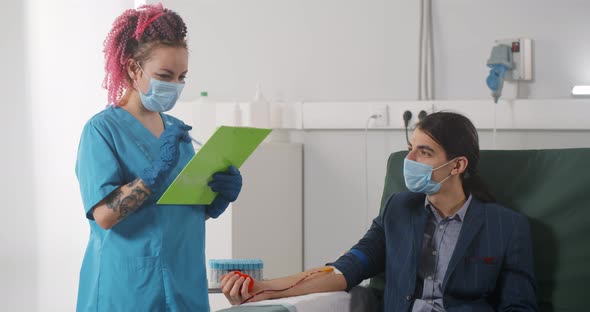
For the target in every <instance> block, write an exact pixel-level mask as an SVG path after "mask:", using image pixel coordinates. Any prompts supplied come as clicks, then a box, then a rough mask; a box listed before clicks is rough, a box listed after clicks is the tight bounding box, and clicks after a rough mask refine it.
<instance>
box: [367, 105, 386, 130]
mask: <svg viewBox="0 0 590 312" xmlns="http://www.w3.org/2000/svg"><path fill="white" fill-rule="evenodd" d="M371 115H377V117H375V120H374V123H373V125H374V126H375V127H387V126H389V109H388V106H387V104H374V105H373V107H371Z"/></svg>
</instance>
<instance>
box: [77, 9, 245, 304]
mask: <svg viewBox="0 0 590 312" xmlns="http://www.w3.org/2000/svg"><path fill="white" fill-rule="evenodd" d="M185 37H186V26H185V24H184V22H183V20H182V19H181V18H180V16H178V14H176V13H175V12H173V11H171V10H168V9H165V8H163V7H162V5H161V4H158V5H144V6H142V7H140V8H138V9H136V10H127V11H125V12H124V13H123V14H122V15H121V16H119V17H118V18H117V19H116V20H115V22H114V24H113V28H112V30H111V31H110V33H109V34H108V36H107V38H106V40H105V43H104V53H105V61H106V65H105V70H106V75H105V79H104V83H103V86H104V87H105V88H106V89H107V91H108V101H109V103H110V104H109V105H108V106H107V108H105V109H104V110H103V111H101V112H100V113H98V114H96V115H95V116H94V117H92V118H91V119H90V120H89V121H88V122H87V123H86V125H85V126H84V130H83V131H82V136H81V139H80V146H79V149H78V159H77V163H76V175H77V177H78V181H79V183H80V192H81V195H82V200H83V203H84V210H85V214H86V217H87V218H88V221H89V224H90V239H89V242H88V247H87V249H86V253H85V255H84V261H83V263H82V268H81V271H80V283H79V289H78V302H77V311H209V302H208V294H207V293H208V292H207V277H206V268H205V220H206V219H207V218H208V217H213V218H216V217H218V216H219V215H220V214H221V213H223V211H224V210H225V209H226V208H227V206H228V205H229V203H230V202H233V201H234V200H236V198H237V197H238V194H239V192H240V190H241V187H242V176H241V175H240V172H239V171H238V170H237V169H236V168H235V167H233V166H230V167H229V168H228V169H227V171H226V172H219V173H216V174H214V175H213V180H212V181H211V182H210V184H209V186H210V187H211V189H212V190H213V191H214V192H217V193H218V195H217V197H216V198H215V200H214V201H213V202H212V203H211V204H210V205H207V206H200V205H156V201H157V200H158V198H159V197H160V196H161V195H162V194H163V192H164V190H165V189H166V188H167V187H168V186H169V185H170V184H171V182H172V181H173V180H174V178H175V177H176V176H177V175H178V174H179V173H180V171H181V170H182V168H183V167H184V166H185V165H186V163H187V162H188V161H189V160H190V159H191V157H192V156H193V155H194V149H193V147H192V144H191V142H190V140H191V139H190V137H189V134H188V131H189V130H190V129H191V127H190V126H187V125H185V124H184V123H183V122H182V121H180V120H178V119H176V118H174V117H172V116H169V115H166V114H164V113H163V112H165V111H168V110H170V109H172V107H173V106H174V104H175V103H176V100H177V99H178V97H179V95H180V93H181V91H182V89H183V87H184V83H185V77H186V74H187V68H188V50H187V43H186V38H185Z"/></svg>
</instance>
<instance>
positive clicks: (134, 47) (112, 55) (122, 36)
mask: <svg viewBox="0 0 590 312" xmlns="http://www.w3.org/2000/svg"><path fill="white" fill-rule="evenodd" d="M185 37H186V25H185V24H184V21H183V20H182V18H181V17H180V16H179V15H178V14H176V13H175V12H173V11H171V10H169V9H165V8H164V7H163V6H162V4H161V3H160V4H153V5H143V6H141V7H139V8H138V9H130V10H126V11H125V12H123V14H121V16H119V17H118V18H117V19H116V20H115V22H114V23H113V28H112V29H111V31H110V32H109V34H108V35H107V37H106V39H105V41H104V50H103V52H104V58H105V77H104V80H103V82H102V86H103V88H105V89H107V91H108V102H109V103H112V104H114V105H119V104H120V101H121V99H122V97H123V94H124V92H125V90H126V89H127V88H129V86H130V85H131V83H132V81H131V78H130V77H129V76H128V75H127V61H128V60H129V59H134V60H136V61H137V62H138V63H141V62H142V61H145V60H146V59H148V58H149V56H150V53H151V52H152V50H153V48H155V47H156V46H158V45H166V46H180V47H185V48H186V47H187V44H186V39H185Z"/></svg>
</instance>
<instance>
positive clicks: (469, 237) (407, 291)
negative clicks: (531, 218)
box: [221, 112, 538, 312]
mask: <svg viewBox="0 0 590 312" xmlns="http://www.w3.org/2000/svg"><path fill="white" fill-rule="evenodd" d="M409 150H410V152H409V154H408V156H407V157H406V159H405V160H404V166H403V173H404V179H405V183H406V186H407V188H408V189H409V190H410V192H406V193H398V194H394V195H392V196H391V197H389V199H388V200H387V203H386V205H385V207H384V210H383V212H382V213H381V214H380V215H379V216H378V217H377V218H375V220H374V221H373V224H372V226H371V228H370V229H369V230H368V232H367V233H366V234H365V236H364V237H363V238H362V239H361V240H360V241H359V242H358V243H357V244H356V245H355V246H353V247H352V249H350V250H349V251H348V252H347V253H346V254H344V255H343V256H341V257H340V258H339V259H338V260H336V261H335V262H333V263H330V264H328V266H324V267H319V268H315V269H312V270H309V271H306V272H302V273H299V274H295V275H292V276H288V277H283V278H279V279H275V280H270V281H253V280H252V279H251V278H244V277H243V276H240V275H237V274H231V273H230V274H226V275H224V276H223V277H222V281H221V287H222V289H223V293H224V294H225V296H226V297H227V298H228V300H229V301H230V302H231V303H232V304H241V303H244V302H253V301H260V300H265V299H272V298H281V297H289V296H296V295H303V294H308V293H315V292H328V291H338V290H350V289H351V288H352V287H354V286H356V285H358V284H359V283H360V282H361V281H363V280H364V279H367V278H370V277H373V276H375V275H377V274H379V273H381V272H384V273H385V293H384V297H383V300H384V301H383V310H384V311H414V312H416V311H420V312H422V311H537V310H538V308H537V303H536V298H535V279H534V274H533V259H532V258H533V255H532V243H531V238H530V230H529V224H528V220H527V218H526V217H524V216H523V215H520V214H518V213H517V212H515V211H513V210H510V209H507V208H505V207H503V206H501V205H499V204H497V203H495V200H494V197H493V196H492V195H491V194H490V192H489V191H488V190H487V188H486V187H485V184H484V183H483V181H482V180H481V179H480V177H479V176H478V173H477V162H478V160H479V141H478V136H477V131H476V129H475V127H474V126H473V124H472V123H471V121H469V119H467V118H466V117H464V116H462V115H460V114H456V113H450V112H439V113H434V114H431V115H429V116H427V117H426V118H425V119H424V120H423V121H422V122H421V123H419V124H418V125H417V128H416V130H415V131H414V133H413V135H412V139H411V144H410V146H409ZM401 169H402V168H400V170H401ZM508 178H509V177H507V179H508ZM251 283H254V285H253V287H251V289H250V290H249V286H250V284H251Z"/></svg>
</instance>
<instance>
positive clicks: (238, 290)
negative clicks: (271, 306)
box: [220, 272, 270, 305]
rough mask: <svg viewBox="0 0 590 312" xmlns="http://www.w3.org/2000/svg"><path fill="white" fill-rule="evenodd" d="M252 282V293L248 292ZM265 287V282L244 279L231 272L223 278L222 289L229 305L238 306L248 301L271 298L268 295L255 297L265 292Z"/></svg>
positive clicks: (263, 294)
mask: <svg viewBox="0 0 590 312" xmlns="http://www.w3.org/2000/svg"><path fill="white" fill-rule="evenodd" d="M252 282H253V283H254V286H253V287H252V290H251V291H248V287H249V286H250V284H251V283H252ZM264 285H265V282H264V281H257V280H254V279H252V280H251V277H250V278H244V277H243V276H240V275H238V274H235V273H233V272H230V273H227V274H224V275H222V276H221V284H220V288H221V291H222V292H223V294H224V295H225V298H227V300H228V301H229V303H231V304H232V305H238V304H241V303H242V302H244V301H245V300H248V299H250V300H248V302H256V301H261V300H266V299H269V298H270V296H269V295H268V294H267V293H262V294H259V295H257V296H254V295H255V294H256V293H259V292H261V291H262V290H264V288H263V287H264ZM252 296H254V297H252Z"/></svg>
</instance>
